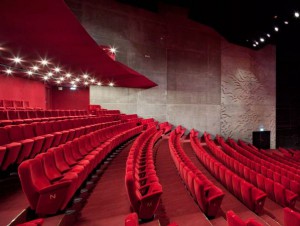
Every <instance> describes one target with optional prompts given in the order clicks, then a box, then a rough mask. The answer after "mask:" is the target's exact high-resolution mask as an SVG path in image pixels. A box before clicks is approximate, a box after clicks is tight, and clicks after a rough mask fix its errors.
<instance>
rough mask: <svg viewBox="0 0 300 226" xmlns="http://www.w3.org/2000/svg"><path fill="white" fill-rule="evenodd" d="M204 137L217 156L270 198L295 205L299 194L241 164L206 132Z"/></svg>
mask: <svg viewBox="0 0 300 226" xmlns="http://www.w3.org/2000/svg"><path fill="white" fill-rule="evenodd" d="M204 139H205V142H206V144H207V146H208V147H209V148H210V150H211V152H212V153H213V155H214V156H215V158H216V159H218V161H220V162H222V163H223V164H224V165H225V166H226V167H228V168H229V169H230V170H231V171H232V172H234V173H235V174H236V175H238V176H239V177H241V178H243V179H244V180H246V181H248V182H249V183H251V184H252V185H254V186H255V187H257V188H259V189H260V190H262V191H264V192H265V193H266V194H267V196H268V197H269V198H270V199H272V200H273V201H275V202H276V203H278V204H280V205H281V206H283V207H285V206H289V207H292V208H293V207H294V206H295V204H296V201H297V198H298V195H297V194H295V193H294V192H292V191H291V190H289V189H286V188H285V187H284V186H283V185H282V184H280V183H278V182H275V181H274V180H272V179H270V178H266V177H265V176H264V175H262V174H260V173H258V172H256V171H255V170H252V169H251V168H249V167H248V166H246V165H244V164H241V163H240V162H239V159H235V158H232V157H230V155H228V154H226V153H225V152H223V151H222V150H221V149H220V148H219V147H217V146H216V144H215V143H214V142H213V141H212V140H210V138H209V136H208V135H207V134H206V133H204ZM219 140H220V142H221V143H222V144H223V146H225V145H226V144H224V142H222V139H221V138H219ZM257 166H258V168H259V167H260V165H259V164H257Z"/></svg>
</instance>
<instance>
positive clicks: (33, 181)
mask: <svg viewBox="0 0 300 226" xmlns="http://www.w3.org/2000/svg"><path fill="white" fill-rule="evenodd" d="M141 131H142V126H136V125H135V124H134V123H122V124H118V125H114V126H110V127H107V128H104V129H100V130H97V131H95V132H92V133H90V134H88V135H84V136H81V137H80V138H76V139H74V140H72V141H69V142H67V143H66V144H62V145H60V146H58V147H55V148H51V149H49V150H48V151H47V152H46V153H42V154H39V155H37V156H36V157H35V158H34V159H30V160H27V161H24V162H22V163H21V165H20V166H19V168H18V173H19V177H20V181H21V185H22V189H23V191H24V193H25V195H26V197H27V199H28V201H29V203H30V208H31V209H32V210H34V211H35V212H36V214H38V215H48V214H55V213H57V212H58V211H59V210H64V209H65V208H66V207H67V204H68V203H69V202H70V200H71V199H72V197H73V195H74V194H75V192H76V191H77V190H78V189H79V188H80V187H81V185H82V184H83V183H84V181H85V180H86V179H87V178H88V176H89V174H90V173H91V172H92V171H93V170H94V169H96V167H97V166H98V165H99V164H100V163H101V162H102V161H103V160H104V159H105V158H106V156H107V155H108V154H109V153H110V152H111V151H112V150H113V149H114V148H116V147H117V146H119V145H120V144H121V143H123V142H125V141H127V140H128V139H130V138H131V137H133V136H135V135H137V134H138V133H140V132H141Z"/></svg>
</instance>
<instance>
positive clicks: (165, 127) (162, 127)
mask: <svg viewBox="0 0 300 226" xmlns="http://www.w3.org/2000/svg"><path fill="white" fill-rule="evenodd" d="M159 129H160V130H162V131H163V134H167V133H169V132H171V130H172V125H171V124H170V123H169V122H162V123H160V124H159Z"/></svg>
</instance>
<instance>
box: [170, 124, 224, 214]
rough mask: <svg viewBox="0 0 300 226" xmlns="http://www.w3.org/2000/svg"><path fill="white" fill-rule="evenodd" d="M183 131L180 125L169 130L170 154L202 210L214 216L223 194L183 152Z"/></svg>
mask: <svg viewBox="0 0 300 226" xmlns="http://www.w3.org/2000/svg"><path fill="white" fill-rule="evenodd" d="M184 132H185V129H183V128H181V127H180V126H179V127H177V128H176V129H175V130H173V131H172V132H171V134H170V138H169V148H170V153H171V156H172V158H173V161H174V163H175V165H176V168H177V170H178V172H179V174H180V176H181V178H182V180H183V181H184V183H185V184H186V187H187V188H188V189H189V191H190V193H191V194H192V196H193V198H194V199H195V201H196V202H197V204H198V206H199V207H200V209H201V210H202V212H203V213H204V214H206V215H207V216H208V217H215V216H216V214H217V213H218V211H219V209H220V205H221V203H222V200H223V198H224V195H225V194H224V193H223V191H222V190H221V189H220V188H218V187H217V186H215V185H214V184H213V183H212V182H211V181H210V180H209V179H207V177H206V176H205V175H204V174H203V173H202V172H201V171H200V170H199V169H198V168H197V167H196V166H195V165H194V164H193V162H192V161H191V160H190V159H189V157H188V156H187V155H186V154H185V152H184V150H183V148H182V147H181V144H180V137H181V136H182V135H183V134H184Z"/></svg>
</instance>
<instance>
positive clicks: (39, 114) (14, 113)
mask: <svg viewBox="0 0 300 226" xmlns="http://www.w3.org/2000/svg"><path fill="white" fill-rule="evenodd" d="M88 115H89V114H88V111H86V110H0V126H5V125H11V124H21V123H31V122H38V121H47V120H58V119H68V118H75V117H83V116H88Z"/></svg>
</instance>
